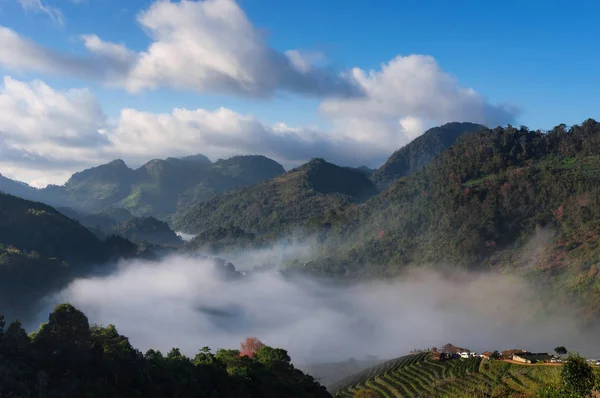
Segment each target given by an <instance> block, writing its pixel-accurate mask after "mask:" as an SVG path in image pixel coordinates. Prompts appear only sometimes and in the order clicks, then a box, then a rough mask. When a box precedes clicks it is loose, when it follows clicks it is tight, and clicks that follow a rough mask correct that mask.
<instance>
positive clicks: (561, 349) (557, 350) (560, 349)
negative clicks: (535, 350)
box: [554, 346, 568, 355]
mask: <svg viewBox="0 0 600 398" xmlns="http://www.w3.org/2000/svg"><path fill="white" fill-rule="evenodd" d="M554 352H555V353H557V354H558V355H567V354H568V351H567V349H566V348H565V347H564V346H558V347H556V348H555V349H554Z"/></svg>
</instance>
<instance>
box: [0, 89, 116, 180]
mask: <svg viewBox="0 0 600 398" xmlns="http://www.w3.org/2000/svg"><path fill="white" fill-rule="evenodd" d="M0 110H1V112H0V153H1V154H2V156H1V158H0V166H1V167H2V171H3V172H4V174H6V175H9V176H13V174H16V175H15V176H16V177H19V178H27V180H28V181H33V180H38V182H40V181H43V180H46V178H47V176H50V175H52V176H54V177H57V178H59V177H60V178H62V177H64V176H65V175H67V174H68V173H66V171H68V170H73V169H76V168H78V167H82V166H83V165H88V164H89V162H95V161H96V162H97V161H101V160H104V156H103V155H102V151H103V148H105V147H106V145H108V144H109V141H108V138H107V136H106V135H105V134H104V133H103V131H104V130H103V129H104V128H105V127H106V117H105V115H104V113H103V111H102V108H101V107H100V105H99V103H98V102H97V100H96V98H95V97H94V96H93V95H92V94H91V93H90V92H89V91H88V90H86V89H71V90H64V91H58V90H54V89H53V88H51V87H50V86H48V85H46V84H45V83H43V82H41V81H33V82H29V83H27V82H21V81H18V80H15V79H12V78H10V77H5V78H4V80H3V85H2V86H1V87H0ZM49 182H50V181H49Z"/></svg>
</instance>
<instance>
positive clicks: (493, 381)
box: [329, 353, 560, 398]
mask: <svg viewBox="0 0 600 398" xmlns="http://www.w3.org/2000/svg"><path fill="white" fill-rule="evenodd" d="M559 375H560V368H559V367H555V366H552V367H551V366H526V365H516V364H511V363H508V362H504V361H493V360H492V361H482V360H481V359H480V358H471V359H453V360H446V361H436V360H432V359H431V354H429V353H421V354H413V355H407V356H404V357H400V358H396V359H393V360H390V361H387V362H384V363H382V364H379V365H376V366H374V367H372V368H369V369H367V370H364V371H362V372H359V373H357V374H355V375H353V376H350V377H348V378H346V379H343V380H341V381H339V382H337V383H334V384H333V385H330V386H329V390H330V391H331V392H332V394H333V395H334V396H335V397H349V398H351V397H354V396H355V395H354V394H355V393H356V392H357V391H371V392H372V393H374V396H378V397H384V398H386V397H414V396H427V397H452V396H473V397H480V396H499V397H500V396H502V397H508V396H522V395H521V394H534V393H535V392H536V390H537V389H538V388H540V387H542V386H547V385H554V383H555V382H556V380H557V379H558V378H559ZM494 394H495V395H494Z"/></svg>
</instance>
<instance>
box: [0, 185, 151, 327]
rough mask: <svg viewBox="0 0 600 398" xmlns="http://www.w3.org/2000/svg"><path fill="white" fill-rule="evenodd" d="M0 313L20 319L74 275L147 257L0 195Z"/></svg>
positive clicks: (36, 207) (110, 238)
mask: <svg viewBox="0 0 600 398" xmlns="http://www.w3.org/2000/svg"><path fill="white" fill-rule="evenodd" d="M0 219H1V220H2V222H1V223H0V306H1V308H0V311H5V312H8V314H9V315H10V314H19V315H20V316H23V315H24V314H26V313H28V312H29V311H30V310H31V309H32V306H34V305H35V304H36V303H37V302H38V301H39V300H40V299H41V298H43V297H44V296H46V295H47V294H49V293H51V292H54V291H56V290H58V289H60V288H61V287H63V286H64V285H65V284H67V283H68V282H70V281H71V280H73V279H74V278H75V277H77V276H82V275H87V274H89V273H90V272H95V271H102V270H106V271H108V270H109V269H110V263H111V262H114V261H117V260H118V259H120V258H131V257H136V256H145V257H147V256H149V255H151V253H150V252H145V251H144V250H143V249H140V248H138V247H137V246H136V245H135V244H133V243H132V242H130V241H128V240H127V239H124V238H122V237H118V236H115V235H111V236H108V237H107V238H106V239H99V238H98V237H96V236H95V235H94V234H93V233H92V232H90V231H88V230H87V229H86V228H85V227H83V226H82V225H81V224H80V223H78V222H77V221H74V220H72V219H70V218H68V217H66V216H64V215H63V214H61V213H59V212H58V211H57V210H55V209H54V208H52V207H50V206H47V205H44V204H42V203H38V202H31V201H28V200H24V199H21V198H17V197H15V196H11V195H6V194H2V193H0Z"/></svg>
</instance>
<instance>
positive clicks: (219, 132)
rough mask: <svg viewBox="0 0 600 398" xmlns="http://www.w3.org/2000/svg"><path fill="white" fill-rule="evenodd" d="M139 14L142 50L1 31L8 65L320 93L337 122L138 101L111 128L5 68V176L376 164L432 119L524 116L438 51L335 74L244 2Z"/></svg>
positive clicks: (2, 57) (186, 84) (328, 116)
mask: <svg viewBox="0 0 600 398" xmlns="http://www.w3.org/2000/svg"><path fill="white" fill-rule="evenodd" d="M25 3H27V4H32V5H30V6H31V7H33V5H35V4H38V3H39V4H40V5H42V6H43V7H48V6H46V5H45V4H46V3H44V2H25V1H24V0H23V4H25ZM28 7H29V6H28ZM137 22H138V24H139V26H140V27H141V28H142V29H143V31H144V32H145V33H146V34H147V35H148V37H149V38H150V41H149V44H148V45H147V46H146V48H145V49H143V50H141V51H139V50H132V49H130V48H128V47H127V45H126V44H125V43H115V42H109V41H105V40H103V39H102V38H101V37H99V36H98V35H95V34H85V35H80V36H79V37H80V39H81V43H82V45H83V47H84V48H85V50H84V51H83V53H79V52H76V51H74V52H65V51H58V50H55V49H52V48H48V47H44V46H42V45H40V44H38V43H36V42H34V41H31V40H29V39H27V38H25V37H24V36H22V35H20V34H19V33H17V32H15V31H14V30H12V29H9V28H7V27H0V66H2V67H4V68H6V69H8V70H15V71H19V72H36V73H41V74H45V75H65V76H69V77H76V78H81V79H84V80H94V81H101V82H103V83H105V84H106V85H108V86H111V87H117V88H124V89H125V91H126V92H123V93H121V94H120V95H136V93H139V92H142V91H152V90H154V89H165V88H170V89H176V90H186V91H194V92H199V93H210V94H219V95H233V96H237V97H243V98H246V99H248V98H268V97H273V96H274V95H277V94H278V93H280V92H286V93H292V94H296V95H305V96H309V97H317V98H320V99H321V101H322V102H321V104H320V106H319V113H320V116H321V117H323V119H324V120H323V121H324V122H325V123H323V125H327V124H329V125H330V126H329V127H327V128H314V127H309V126H303V125H299V126H291V125H289V124H288V123H286V121H285V120H276V121H275V122H276V123H265V122H263V121H261V120H258V119H257V118H256V117H254V116H253V115H251V114H247V113H244V112H243V111H238V110H232V109H227V108H225V107H221V108H219V107H214V106H213V107H212V108H211V109H203V108H201V107H198V108H195V109H185V108H175V109H172V108H169V109H163V110H161V112H160V113H150V112H144V111H142V110H139V109H134V108H127V109H122V110H120V112H119V113H115V114H113V115H111V116H113V118H114V120H113V121H112V122H110V123H109V121H108V118H107V116H106V115H105V111H104V109H103V108H102V106H101V105H100V103H99V102H98V100H97V99H96V98H95V97H94V95H93V94H92V93H91V92H90V91H89V90H88V89H85V88H83V89H79V88H78V89H70V90H69V89H67V90H64V89H61V90H56V89H54V88H52V87H50V86H49V85H47V84H45V83H43V82H41V81H39V80H35V81H33V82H29V83H27V82H23V81H18V80H15V79H12V78H9V77H6V78H5V79H4V86H3V87H2V88H0V151H1V152H2V154H3V157H2V160H0V167H2V170H3V171H4V172H5V173H6V174H8V175H10V176H12V177H14V178H22V179H26V180H28V181H32V180H39V183H40V184H43V181H47V182H50V181H51V182H62V180H63V179H64V176H66V175H68V174H69V172H73V171H76V170H77V169H79V168H80V167H82V166H92V165H95V164H98V163H101V162H104V161H108V160H112V159H113V158H115V157H119V158H123V159H125V160H127V161H129V162H133V163H142V162H144V161H146V160H148V159H150V158H154V157H160V158H163V157H165V156H178V155H187V154H190V153H197V152H202V153H205V154H206V155H208V156H211V157H213V158H217V157H227V156H231V155H236V154H245V153H255V154H262V155H265V156H269V157H272V158H273V159H275V160H277V161H279V162H281V163H282V164H284V165H286V166H294V165H298V164H299V163H302V162H304V161H306V160H308V159H310V158H312V157H323V158H325V159H327V160H329V161H331V162H335V163H339V164H342V165H354V166H359V165H361V164H367V165H369V166H378V165H379V164H381V163H382V162H383V161H384V160H385V159H386V158H387V156H389V155H390V154H391V153H392V152H393V151H394V150H396V149H398V148H400V147H401V146H403V145H405V144H406V143H408V142H409V141H410V140H412V139H414V138H416V137H417V136H419V135H420V134H421V133H422V132H423V131H425V130H426V129H427V128H428V127H432V126H433V125H438V124H443V123H445V122H449V121H471V122H477V123H482V124H486V125H491V126H495V125H498V124H506V123H511V122H514V120H515V117H516V116H517V115H518V112H517V110H516V109H515V108H513V107H509V106H498V105H494V104H491V103H490V102H489V101H487V100H486V99H485V97H483V96H482V95H481V94H479V93H477V92H476V91H474V90H473V89H471V88H468V87H464V86H462V85H461V84H460V83H459V82H458V80H457V79H455V78H454V77H452V76H450V75H449V74H448V73H446V72H445V71H444V70H443V69H442V67H441V66H440V65H439V64H438V63H437V61H436V60H435V59H434V58H433V57H431V56H425V55H408V56H397V57H395V58H393V59H392V60H390V61H389V62H387V63H384V64H382V65H381V68H380V69H377V70H365V69H361V68H359V67H355V68H352V69H349V70H347V71H345V72H338V71H336V70H333V69H332V68H329V67H327V66H325V65H326V64H327V59H326V56H325V55H324V54H323V53H320V52H317V51H310V50H299V49H290V50H287V51H278V50H276V49H274V48H273V47H272V46H271V45H270V44H269V42H268V40H267V37H266V36H265V34H264V33H263V32H262V31H261V30H260V29H259V28H257V27H255V26H254V25H253V24H252V22H251V21H250V20H249V19H248V16H247V15H246V13H245V12H244V10H242V8H240V6H239V5H238V4H237V3H236V2H235V1H233V0H205V1H189V0H182V1H178V2H174V1H157V2H154V3H152V4H150V5H149V6H148V7H147V8H146V9H144V10H142V11H141V12H139V13H138V14H137ZM148 95H152V94H148ZM266 106H268V104H267V105H266ZM117 112H118V111H117ZM36 173H39V174H40V176H39V177H36V178H32V176H35V175H36ZM50 174H52V177H50V176H49V175H50Z"/></svg>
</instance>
